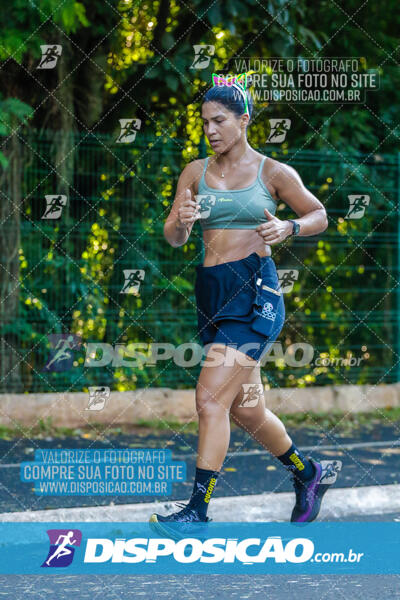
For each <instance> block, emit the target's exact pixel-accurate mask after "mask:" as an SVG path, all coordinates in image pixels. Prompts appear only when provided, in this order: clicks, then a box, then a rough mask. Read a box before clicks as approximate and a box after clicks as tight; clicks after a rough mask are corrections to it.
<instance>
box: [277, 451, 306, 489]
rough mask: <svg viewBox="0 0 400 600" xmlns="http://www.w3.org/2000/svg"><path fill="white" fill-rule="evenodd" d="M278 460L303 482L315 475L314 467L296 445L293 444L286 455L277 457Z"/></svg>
mask: <svg viewBox="0 0 400 600" xmlns="http://www.w3.org/2000/svg"><path fill="white" fill-rule="evenodd" d="M277 459H278V460H280V461H281V463H283V464H284V465H285V467H288V468H289V470H290V471H293V473H294V474H295V476H296V477H297V478H298V479H301V481H306V480H307V479H311V477H313V475H314V471H315V469H314V466H313V464H312V462H311V461H310V460H309V459H308V458H306V457H305V456H304V455H303V454H302V453H301V452H300V450H299V449H298V448H296V446H295V445H294V444H292V445H291V446H290V448H289V450H288V451H287V452H285V454H282V455H281V456H277Z"/></svg>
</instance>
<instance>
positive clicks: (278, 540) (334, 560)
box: [0, 522, 400, 575]
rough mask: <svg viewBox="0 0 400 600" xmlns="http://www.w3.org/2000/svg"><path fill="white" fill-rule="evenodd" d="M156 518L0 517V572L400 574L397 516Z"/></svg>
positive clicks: (399, 533)
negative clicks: (383, 519)
mask: <svg viewBox="0 0 400 600" xmlns="http://www.w3.org/2000/svg"><path fill="white" fill-rule="evenodd" d="M160 525H162V524H151V525H150V524H149V523H109V522H108V523H54V522H53V523H0V539H1V543H0V573H1V574H33V575H39V574H43V573H48V574H59V573H65V574H70V575H72V574H79V573H82V574H105V573H107V574H108V573H110V574H112V573H114V574H149V573H157V574H158V573H164V574H180V573H182V574H200V573H215V574H219V573H222V574H224V573H235V574H243V573H246V574H250V573H256V574H267V573H280V574H287V573H298V574H312V573H319V574H321V573H324V574H332V573H337V574H363V573H364V574H383V573H385V574H399V573H400V560H399V556H400V523H397V522H390V523H366V522H362V523H337V522H334V523H333V522H332V523H329V522H325V523H308V524H306V525H299V524H292V523H265V522H260V523H214V522H212V523H209V524H204V525H200V526H198V525H191V526H190V527H191V529H187V528H186V529H182V527H183V526H182V525H181V524H176V525H175V528H174V527H171V524H168V527H169V530H168V531H162V530H160V529H155V528H154V527H156V528H157V527H159V526H160ZM186 527H187V526H186Z"/></svg>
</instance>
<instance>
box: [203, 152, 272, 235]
mask: <svg viewBox="0 0 400 600" xmlns="http://www.w3.org/2000/svg"><path fill="white" fill-rule="evenodd" d="M208 158H209V157H208ZM208 158H206V160H205V164H204V169H203V174H202V176H201V179H200V182H199V189H198V193H197V200H198V201H199V203H200V214H201V219H199V222H200V225H201V227H202V229H255V228H256V227H257V226H258V225H260V223H265V222H266V221H267V217H266V216H265V214H264V208H267V209H268V211H269V212H270V213H271V214H273V215H274V214H275V211H276V202H275V200H274V199H273V198H272V196H271V194H270V192H269V191H268V188H267V187H266V186H265V185H264V183H263V181H262V179H261V172H262V168H263V165H264V161H265V159H266V157H265V156H264V158H263V159H262V161H261V162H260V167H259V169H258V173H257V178H256V180H255V182H254V183H253V184H252V185H249V186H248V187H245V188H242V189H240V190H217V189H215V188H210V187H208V185H207V184H206V181H205V172H206V170H207V165H208Z"/></svg>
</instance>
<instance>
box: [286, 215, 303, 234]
mask: <svg viewBox="0 0 400 600" xmlns="http://www.w3.org/2000/svg"><path fill="white" fill-rule="evenodd" d="M287 221H290V222H291V223H293V230H292V233H291V234H290V235H299V231H300V225H299V224H298V223H296V221H293V219H287Z"/></svg>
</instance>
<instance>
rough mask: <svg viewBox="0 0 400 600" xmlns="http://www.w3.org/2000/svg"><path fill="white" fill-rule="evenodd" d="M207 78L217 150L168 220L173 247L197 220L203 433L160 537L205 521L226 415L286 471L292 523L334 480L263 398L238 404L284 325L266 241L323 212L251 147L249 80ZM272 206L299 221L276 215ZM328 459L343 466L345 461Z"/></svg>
mask: <svg viewBox="0 0 400 600" xmlns="http://www.w3.org/2000/svg"><path fill="white" fill-rule="evenodd" d="M213 81H214V86H213V87H212V88H210V89H209V90H208V92H207V93H206V94H205V96H204V100H203V105H202V120H203V123H204V133H205V135H206V137H207V138H208V141H209V142H210V145H211V148H212V149H213V151H214V152H215V155H213V156H211V157H209V158H206V159H200V160H195V161H193V162H191V163H189V164H188V165H187V166H186V167H185V168H184V170H183V171H182V173H181V175H180V177H179V181H178V186H177V190H176V196H175V200H174V203H173V206H172V208H171V212H170V214H169V216H168V218H167V220H166V222H165V225H164V236H165V238H166V240H167V241H168V242H169V244H171V246H173V247H174V248H177V247H179V246H182V245H183V244H186V243H187V241H188V238H189V236H190V233H191V230H192V227H193V224H194V223H195V222H196V221H197V220H199V222H200V225H201V227H202V233H203V241H204V247H205V256H204V264H202V265H198V266H197V267H196V271H197V275H196V283H195V294H196V302H197V315H198V331H199V335H200V338H201V340H202V342H203V344H204V345H205V346H206V357H205V360H204V365H203V367H202V370H201V373H200V376H199V380H198V383H197V386H196V410H197V413H198V418H199V438H198V454H197V462H196V475H195V481H194V485H193V492H192V495H191V498H190V500H189V502H188V503H187V504H184V503H177V505H178V507H180V508H181V510H179V511H178V512H174V513H172V514H170V515H167V516H162V515H159V514H156V513H155V514H153V515H152V516H151V517H150V522H151V523H152V524H153V526H154V527H155V528H159V529H164V530H165V529H166V530H167V531H168V523H186V524H188V525H189V524H194V523H201V522H208V521H210V520H211V519H210V518H209V517H207V509H208V506H209V502H210V498H211V496H212V494H213V492H214V490H215V487H216V483H217V480H218V477H219V475H220V472H221V469H222V465H223V462H224V459H225V456H226V452H227V450H228V447H229V439H230V417H232V419H233V420H234V422H235V423H237V424H238V425H239V426H240V427H242V428H243V429H245V430H246V431H247V432H248V433H249V434H251V435H252V436H253V437H254V438H255V439H256V440H257V441H258V442H259V443H260V444H261V445H262V446H263V447H264V448H266V449H267V450H268V451H269V452H270V453H272V454H273V455H274V456H275V457H276V458H277V459H278V460H279V461H280V462H281V464H282V465H283V467H285V468H286V469H287V470H288V471H289V472H290V475H291V477H292V479H293V485H294V490H295V495H296V503H295V506H294V508H293V511H292V514H291V521H292V522H308V521H313V520H314V519H315V518H316V517H317V515H318V513H319V510H320V504H321V499H322V496H323V494H324V493H325V492H326V490H327V488H328V487H329V483H333V481H332V477H331V478H330V481H329V476H330V475H332V472H331V473H329V475H328V476H326V475H327V474H326V472H325V471H324V470H323V468H322V465H321V463H320V462H318V461H317V460H315V459H313V458H311V457H310V456H304V455H303V453H302V452H301V451H300V450H299V449H298V448H297V446H296V445H295V443H294V442H293V440H292V439H291V438H290V437H289V435H288V433H287V431H286V429H285V426H284V424H283V423H282V421H281V420H280V419H279V418H278V417H277V416H276V415H274V414H273V413H272V412H271V411H270V410H268V409H267V408H265V403H264V395H263V394H261V395H260V399H259V401H258V403H257V404H256V405H255V406H254V402H251V403H248V406H246V403H245V402H244V384H251V386H250V387H252V388H253V390H254V386H256V387H258V389H260V387H261V390H262V382H261V375H260V361H261V359H262V358H263V356H264V355H265V354H266V353H267V352H268V350H269V349H270V347H271V345H272V343H273V342H274V341H275V340H276V338H277V337H278V335H279V333H280V331H281V329H282V327H283V324H284V320H285V308H284V301H283V294H282V291H281V289H280V286H279V282H278V276H277V272H276V267H275V263H274V260H273V259H272V257H271V246H273V245H275V244H279V243H281V242H283V241H284V240H285V239H286V238H288V237H290V236H292V235H300V236H310V235H316V234H318V233H321V232H322V231H324V230H325V229H326V228H327V225H328V221H327V216H326V212H325V208H324V207H323V205H322V204H321V202H320V201H319V200H318V199H317V198H316V197H315V196H314V195H313V194H312V193H311V192H310V191H309V190H307V189H306V188H305V186H304V184H303V182H302V180H301V178H300V177H299V175H298V173H297V172H296V171H295V170H294V169H293V168H292V167H291V166H289V165H286V164H283V163H280V162H278V161H276V160H273V159H272V158H269V157H265V156H263V155H262V154H260V153H259V152H257V151H256V150H254V149H253V148H252V147H251V146H250V145H249V143H248V141H247V135H246V130H247V126H248V124H249V121H250V118H251V115H252V111H253V103H252V98H251V96H250V94H249V92H248V91H247V90H246V74H243V76H238V77H235V78H233V79H231V80H229V81H227V80H222V81H221V78H218V77H217V76H214V75H213ZM278 200H279V201H283V202H285V203H286V204H287V205H288V206H289V207H290V208H291V209H292V210H293V211H294V212H295V213H296V214H297V215H298V217H299V218H297V219H296V220H295V221H292V220H290V219H289V220H281V219H279V218H278V217H276V216H275V211H276V206H277V202H278ZM248 387H249V386H248V385H247V386H245V388H246V389H248ZM252 396H254V394H252ZM334 464H335V465H337V470H339V469H340V466H341V463H340V461H337V462H336V463H334ZM336 472H337V471H336ZM335 479H336V477H334V478H333V480H335ZM328 481H329V483H328ZM189 527H190V525H189Z"/></svg>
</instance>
